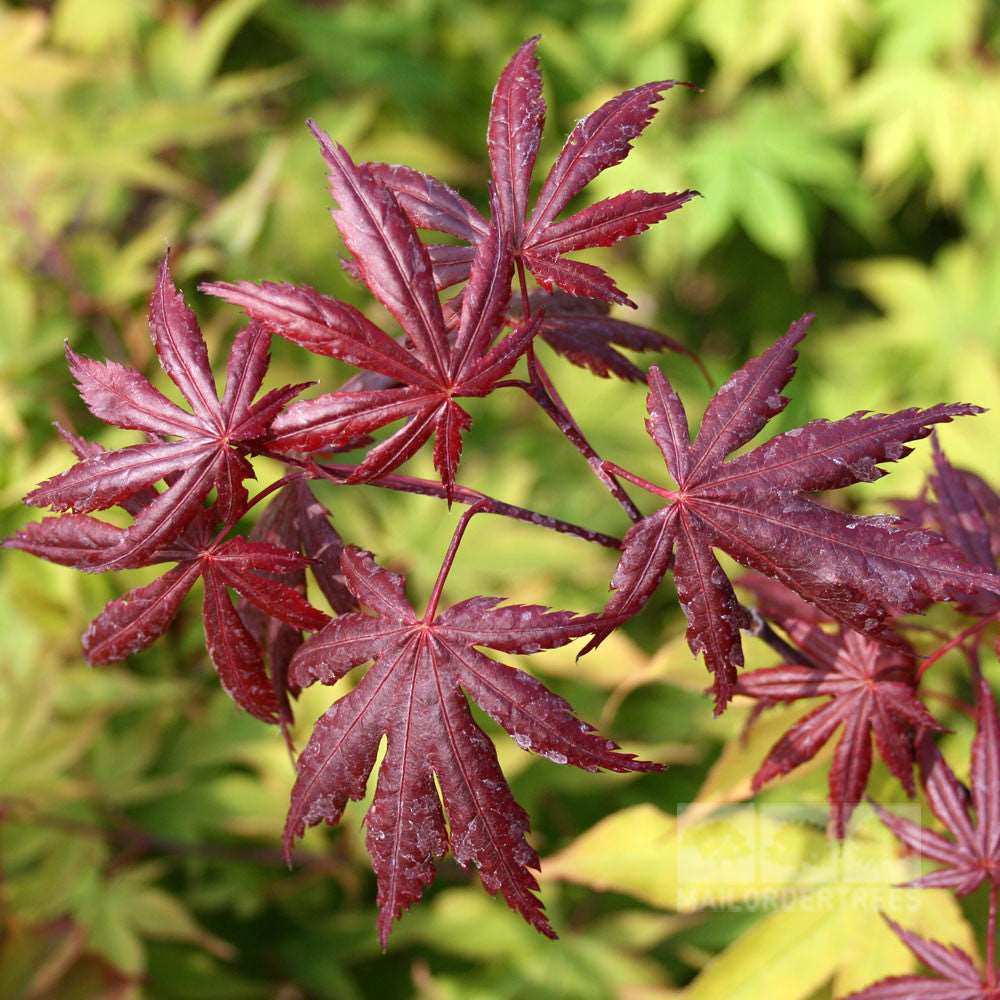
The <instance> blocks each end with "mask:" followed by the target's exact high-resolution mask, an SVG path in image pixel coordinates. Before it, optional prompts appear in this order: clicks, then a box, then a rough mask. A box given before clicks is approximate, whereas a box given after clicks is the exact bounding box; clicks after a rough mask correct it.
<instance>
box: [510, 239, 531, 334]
mask: <svg viewBox="0 0 1000 1000" xmlns="http://www.w3.org/2000/svg"><path fill="white" fill-rule="evenodd" d="M514 266H515V267H516V268H517V284H518V287H519V288H520V289H521V315H522V317H523V318H524V320H525V322H527V321H528V320H529V319H531V299H530V297H529V296H528V279H527V277H526V276H525V273H524V261H523V260H522V259H521V258H520V257H515V258H514ZM529 350H530V348H529Z"/></svg>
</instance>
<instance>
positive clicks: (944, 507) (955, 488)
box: [896, 435, 1000, 616]
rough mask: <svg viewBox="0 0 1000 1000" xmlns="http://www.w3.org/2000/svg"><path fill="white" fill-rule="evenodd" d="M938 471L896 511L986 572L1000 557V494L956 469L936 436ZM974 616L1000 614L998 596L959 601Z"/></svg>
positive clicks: (935, 468)
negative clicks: (934, 533)
mask: <svg viewBox="0 0 1000 1000" xmlns="http://www.w3.org/2000/svg"><path fill="white" fill-rule="evenodd" d="M933 449H934V471H933V472H932V473H931V475H930V476H929V477H928V480H927V488H925V489H924V491H923V493H922V495H921V496H920V497H919V498H917V499H915V500H905V501H897V504H896V505H897V509H898V510H899V511H900V513H901V514H902V515H903V516H904V517H908V518H910V520H912V521H915V522H916V523H917V524H922V525H924V526H925V527H929V528H933V529H935V530H937V531H940V532H941V534H942V535H944V537H945V538H947V539H948V541H949V542H951V544H952V545H954V546H955V548H957V549H959V550H961V551H962V552H964V553H965V555H966V557H967V558H968V559H969V561H970V562H972V563H974V564H976V565H977V566H982V567H983V569H985V570H987V571H992V570H995V569H996V565H997V559H998V558H1000V496H998V495H997V494H996V492H995V491H994V489H993V487H992V486H990V485H989V483H987V482H986V481H985V480H983V479H982V478H980V477H979V476H977V475H976V474H975V473H974V472H969V471H967V470H965V469H956V468H955V466H953V465H952V464H951V462H949V461H948V457H947V456H946V455H945V453H944V452H943V451H942V450H941V445H940V444H939V442H938V440H937V435H934V437H933ZM959 608H960V609H961V610H962V611H964V612H966V613H967V614H971V615H981V616H989V615H996V614H997V613H998V612H1000V597H998V596H997V595H996V594H990V593H978V594H974V595H972V596H971V597H968V598H966V599H965V600H963V601H961V602H960V603H959Z"/></svg>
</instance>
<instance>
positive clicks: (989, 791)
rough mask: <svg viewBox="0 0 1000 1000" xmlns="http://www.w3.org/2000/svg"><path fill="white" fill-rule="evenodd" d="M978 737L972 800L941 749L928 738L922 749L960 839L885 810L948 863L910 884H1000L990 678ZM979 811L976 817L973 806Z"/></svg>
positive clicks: (996, 729) (998, 734)
mask: <svg viewBox="0 0 1000 1000" xmlns="http://www.w3.org/2000/svg"><path fill="white" fill-rule="evenodd" d="M977 689H978V690H977V701H976V738H975V740H974V741H973V744H972V768H971V776H972V795H971V802H970V798H969V796H968V795H967V793H966V791H965V789H964V788H963V786H962V784H961V782H959V780H958V779H957V778H956V777H955V774H954V772H953V771H952V770H951V768H950V767H949V766H948V764H947V762H946V761H945V759H944V758H943V757H942V756H941V753H940V751H939V750H938V749H937V748H936V747H935V746H934V745H933V743H931V741H930V739H929V738H928V737H926V736H925V737H924V738H923V739H922V740H921V742H920V746H919V748H918V759H919V763H920V771H921V778H922V782H923V785H924V790H925V793H926V795H927V801H928V803H929V805H930V807H931V809H932V810H933V812H934V814H935V815H936V816H937V818H938V819H939V820H940V821H941V823H942V824H943V825H944V826H945V828H946V829H947V830H948V832H949V833H950V834H951V835H952V837H953V838H954V839H953V840H948V839H946V838H945V837H942V836H941V835H940V834H938V833H936V832H934V831H933V830H928V829H926V828H924V827H921V826H918V825H917V824H916V823H912V822H910V821H909V820H904V819H902V818H900V817H898V816H895V815H893V814H892V813H891V812H889V811H888V810H885V809H881V808H879V815H880V816H881V818H882V821H883V822H884V823H885V824H886V826H888V827H889V829H890V830H892V832H893V833H895V834H896V836H897V837H899V839H900V840H902V841H903V843H905V844H906V845H907V846H908V847H910V848H911V849H912V850H914V851H916V852H917V853H918V854H921V855H923V856H924V857H927V858H930V859H931V860H934V861H939V862H942V863H943V864H944V865H945V868H943V869H942V870H941V871H938V872H934V873H933V874H931V875H927V876H924V877H923V878H919V879H916V880H915V881H913V882H911V883H909V884H910V885H912V886H916V887H918V888H929V887H941V886H945V887H948V888H951V889H953V890H954V891H956V892H958V893H960V894H962V895H965V894H967V893H969V892H972V891H973V890H974V889H976V888H977V887H978V886H979V885H981V884H982V883H983V882H984V881H989V882H991V883H992V884H993V885H1000V723H998V720H997V707H996V701H995V699H994V697H993V692H992V691H991V690H990V687H989V685H988V684H987V683H986V681H985V680H984V679H983V678H982V677H979V678H978V680H977ZM970 804H971V805H972V807H973V809H974V810H975V821H974V822H973V820H972V818H971V817H970V812H969V806H970Z"/></svg>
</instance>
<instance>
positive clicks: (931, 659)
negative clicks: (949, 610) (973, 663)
mask: <svg viewBox="0 0 1000 1000" xmlns="http://www.w3.org/2000/svg"><path fill="white" fill-rule="evenodd" d="M994 620H995V619H994V618H992V617H991V618H984V619H983V620H982V621H979V622H976V623H975V624H974V625H970V626H969V627H968V628H967V629H963V630H962V631H961V632H959V633H958V635H956V636H955V637H954V638H953V639H949V640H948V642H946V643H944V644H943V645H941V646H938V648H937V649H935V650H934V652H933V653H931V654H930V655H929V656H928V657H927V658H926V659H925V660H924V662H923V663H921V664H920V669H919V670H918V671H917V680H918V681H919V680H920V678H922V677H923V676H924V674H926V673H927V671H928V670H930V668H931V667H933V666H934V664H935V663H937V661H938V660H940V659H941V658H942V657H943V656H945V655H946V654H947V653H950V652H951V651H952V650H953V649H955V647H956V646H961V645H962V643H963V642H965V640H966V639H968V638H970V637H971V636H974V635H978V634H979V633H980V632H982V631H983V630H984V629H985V628H986V626H987V625H989V624H990V623H991V622H993V621H994Z"/></svg>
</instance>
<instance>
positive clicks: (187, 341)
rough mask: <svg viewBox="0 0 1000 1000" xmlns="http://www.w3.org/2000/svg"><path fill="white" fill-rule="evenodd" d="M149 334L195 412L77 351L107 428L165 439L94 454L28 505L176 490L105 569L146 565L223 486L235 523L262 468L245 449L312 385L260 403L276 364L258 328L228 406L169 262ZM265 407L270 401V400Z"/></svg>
mask: <svg viewBox="0 0 1000 1000" xmlns="http://www.w3.org/2000/svg"><path fill="white" fill-rule="evenodd" d="M149 326H150V332H151V336H152V339H153V344H154V346H155V348H156V352H157V356H158V358H159V360H160V364H161V365H162V367H163V369H164V371H165V372H166V373H167V375H168V376H169V377H170V378H171V380H172V381H173V382H174V383H175V385H176V386H177V388H178V389H180V391H181V393H182V394H183V395H184V398H185V399H187V401H188V402H189V403H190V404H191V408H192V410H193V413H190V414H189V413H186V412H185V411H184V410H182V409H181V408H180V407H178V406H176V405H175V404H174V403H172V402H170V401H169V400H168V399H167V398H166V397H165V396H163V395H162V393H160V392H159V391H158V390H156V389H155V388H154V387H153V386H152V385H151V384H150V383H149V381H148V380H147V379H146V378H145V376H143V375H142V374H140V373H139V372H138V371H135V370H133V369H130V368H125V367H123V366H122V365H119V364H117V363H115V362H107V363H100V362H97V361H92V360H90V359H88V358H83V357H80V356H79V355H77V354H74V353H73V351H71V350H69V348H67V356H68V358H69V362H70V368H71V370H72V372H73V375H74V377H75V378H76V381H77V385H78V386H79V389H80V395H81V396H82V398H83V400H84V402H85V403H86V404H87V406H88V407H89V408H90V409H91V411H92V412H93V413H94V415H95V416H96V417H98V418H100V419H101V420H104V421H107V422H109V423H113V424H116V425H117V426H119V427H127V428H131V429H134V430H141V431H145V432H146V433H147V434H149V435H151V436H154V437H155V438H158V439H159V438H162V437H164V436H166V437H176V438H178V439H179V440H176V441H164V440H155V441H152V442H149V443H146V444H139V445H133V446H131V447H128V448H122V449H120V450H118V451H112V452H106V451H103V450H93V449H90V450H88V452H87V454H86V455H85V456H83V457H82V458H81V461H80V462H79V463H78V464H77V465H75V466H73V467H72V468H71V469H69V470H68V471H67V472H64V473H62V474H60V475H58V476H55V477H53V478H52V479H50V480H48V481H47V482H45V483H42V484H41V486H39V487H37V488H36V489H35V490H33V491H32V492H31V493H29V494H28V496H27V497H26V498H25V499H26V501H27V502H28V503H31V504H34V505H36V506H50V507H53V508H55V509H56V510H72V511H75V512H78V513H87V512H90V511H94V510H101V509H104V508H107V507H111V506H113V505H115V504H122V503H126V502H128V501H129V500H130V499H132V498H134V497H136V496H137V495H139V494H143V493H144V491H148V490H149V489H150V487H152V485H153V484H154V483H156V482H157V481H159V480H164V479H165V480H167V482H168V487H167V489H166V490H165V491H164V492H163V493H162V494H160V495H159V496H156V497H155V498H154V497H150V500H151V502H148V503H147V502H144V503H143V506H142V509H141V512H140V513H139V514H138V516H137V517H136V521H135V523H134V524H133V525H132V527H131V528H129V529H128V531H126V532H125V534H124V535H123V536H122V538H121V540H120V543H119V546H118V547H117V548H116V549H115V550H114V551H109V552H108V553H107V555H108V558H107V560H106V561H105V562H104V563H103V564H101V565H100V566H95V565H93V564H92V559H91V558H89V557H88V560H87V561H88V567H87V568H90V569H95V568H110V567H112V566H118V567H126V566H136V565H142V564H143V563H144V561H145V560H147V559H148V558H149V557H150V556H151V555H152V554H153V553H154V552H155V551H156V549H157V548H158V547H159V546H161V545H163V544H164V543H165V542H167V541H169V540H170V539H173V538H176V537H178V536H179V535H180V533H181V532H182V531H183V530H184V528H185V527H186V526H187V524H189V523H190V521H191V519H192V518H193V517H194V516H195V515H196V514H197V512H198V511H199V510H200V509H203V505H204V500H205V497H206V496H208V494H209V492H210V491H211V489H212V488H213V486H214V487H216V488H217V490H218V493H219V506H220V510H221V513H222V516H223V518H224V519H226V520H234V519H235V518H236V517H237V516H238V514H239V512H240V511H241V510H242V508H243V505H244V504H245V503H246V494H245V491H244V489H243V480H244V479H247V478H249V477H250V476H252V475H253V469H252V468H251V466H250V464H249V463H248V462H247V461H246V459H245V458H244V457H243V454H242V453H241V446H242V445H244V444H245V443H248V442H249V441H251V440H256V439H258V438H261V437H262V436H264V435H265V434H266V432H267V430H268V428H269V426H270V423H271V420H272V419H273V418H274V416H275V415H276V414H277V412H278V411H279V410H280V409H281V407H282V406H284V404H285V403H286V402H287V401H288V400H289V399H290V398H291V397H292V396H294V395H295V394H296V393H297V392H298V391H299V390H300V389H301V388H302V387H301V386H295V387H287V388H286V389H284V390H278V391H277V392H276V393H273V394H271V395H270V398H268V397H265V399H266V400H267V403H266V405H263V406H262V405H261V404H258V406H257V408H255V407H254V405H253V397H254V396H255V395H256V393H257V391H258V390H259V388H260V385H261V382H262V380H263V377H264V373H265V371H266V369H267V364H268V340H269V337H268V335H267V334H266V333H265V332H264V331H263V330H261V329H260V328H258V327H256V326H251V327H249V328H248V329H246V330H244V331H243V332H242V333H240V334H239V335H238V336H237V338H236V341H235V343H234V345H233V350H232V354H231V356H230V360H229V378H228V380H227V385H226V390H225V394H224V396H223V399H222V402H221V403H220V401H219V398H218V396H217V395H216V390H215V381H214V379H213V378H212V372H211V369H210V368H209V366H208V350H207V348H206V347H205V341H204V340H203V338H202V336H201V331H200V330H199V329H198V325H197V322H196V321H195V318H194V315H193V314H192V313H191V311H190V310H189V309H188V308H187V306H185V304H184V300H183V299H182V297H181V295H180V293H179V292H178V291H177V289H176V288H175V287H174V285H173V282H172V281H171V278H170V272H169V269H168V267H167V261H166V258H164V261H163V264H162V266H161V268H160V274H159V279H158V281H157V286H156V289H155V291H154V292H153V296H152V300H151V302H150V309H149ZM262 402H263V401H262Z"/></svg>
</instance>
